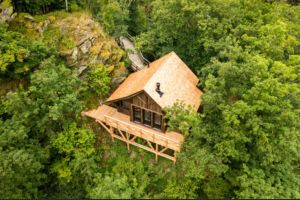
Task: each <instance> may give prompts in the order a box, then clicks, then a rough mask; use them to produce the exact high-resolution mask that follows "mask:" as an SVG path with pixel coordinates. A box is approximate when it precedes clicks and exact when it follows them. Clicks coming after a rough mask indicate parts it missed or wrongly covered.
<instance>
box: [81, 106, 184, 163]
mask: <svg viewBox="0 0 300 200" xmlns="http://www.w3.org/2000/svg"><path fill="white" fill-rule="evenodd" d="M82 115H85V116H88V117H91V118H93V119H95V120H96V121H97V122H98V123H100V124H101V125H102V126H103V127H104V128H105V129H106V130H107V131H108V133H109V134H110V135H111V137H112V140H114V138H117V139H119V140H121V141H124V142H126V143H127V148H128V150H130V145H134V146H137V147H139V148H142V149H145V150H147V151H149V152H152V153H154V154H155V158H156V160H157V159H158V156H162V157H165V158H168V159H170V160H172V161H174V162H175V161H176V153H177V152H180V148H181V145H182V143H183V141H184V138H183V136H182V135H181V134H180V133H177V132H166V133H162V132H160V131H156V130H154V129H152V128H148V127H145V126H143V125H139V124H137V123H134V122H131V121H130V118H129V116H128V115H125V114H123V113H120V112H118V111H117V109H115V108H113V107H110V106H107V105H102V106H99V107H98V108H97V109H94V110H91V111H87V112H82ZM138 138H139V140H138Z"/></svg>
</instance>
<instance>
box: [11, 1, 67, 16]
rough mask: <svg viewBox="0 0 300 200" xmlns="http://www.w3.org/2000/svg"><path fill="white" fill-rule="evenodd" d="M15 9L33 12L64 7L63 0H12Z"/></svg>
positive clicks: (43, 11)
mask: <svg viewBox="0 0 300 200" xmlns="http://www.w3.org/2000/svg"><path fill="white" fill-rule="evenodd" d="M12 3H13V5H14V8H15V10H17V11H18V12H29V13H33V14H38V13H46V12H49V11H50V10H55V9H59V8H64V7H65V0H26V1H24V0H12Z"/></svg>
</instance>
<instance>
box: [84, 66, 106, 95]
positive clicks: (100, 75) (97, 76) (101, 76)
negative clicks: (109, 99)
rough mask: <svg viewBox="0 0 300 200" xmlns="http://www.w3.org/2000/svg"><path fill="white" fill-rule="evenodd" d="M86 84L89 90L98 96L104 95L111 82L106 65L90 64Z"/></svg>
mask: <svg viewBox="0 0 300 200" xmlns="http://www.w3.org/2000/svg"><path fill="white" fill-rule="evenodd" d="M87 84H88V87H89V88H90V90H91V91H93V92H95V93H96V94H97V96H99V97H105V96H106V95H107V94H108V92H109V90H110V84H111V78H110V74H109V71H108V69H107V67H105V66H104V65H101V64H100V65H92V66H90V69H89V71H88V76H87Z"/></svg>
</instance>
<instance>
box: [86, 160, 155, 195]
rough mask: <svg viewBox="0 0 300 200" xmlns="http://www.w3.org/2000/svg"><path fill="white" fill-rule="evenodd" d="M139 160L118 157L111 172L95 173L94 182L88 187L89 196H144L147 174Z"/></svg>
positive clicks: (147, 179)
mask: <svg viewBox="0 0 300 200" xmlns="http://www.w3.org/2000/svg"><path fill="white" fill-rule="evenodd" d="M148 173H149V172H148V171H147V170H146V169H145V167H144V164H143V163H142V162H141V161H138V162H133V161H128V158H126V157H125V158H119V159H117V160H116V163H115V164H114V165H113V167H112V170H111V172H106V173H105V174H104V175H101V174H97V175H96V177H95V179H94V184H92V187H90V188H89V189H88V196H89V197H90V198H145V197H146V196H145V195H146V194H145V190H146V187H147V186H148V185H149V181H150V180H149V179H150V177H149V175H148Z"/></svg>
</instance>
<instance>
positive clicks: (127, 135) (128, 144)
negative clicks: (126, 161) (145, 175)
mask: <svg viewBox="0 0 300 200" xmlns="http://www.w3.org/2000/svg"><path fill="white" fill-rule="evenodd" d="M126 139H127V150H128V151H130V143H129V142H130V140H129V134H128V133H126Z"/></svg>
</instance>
